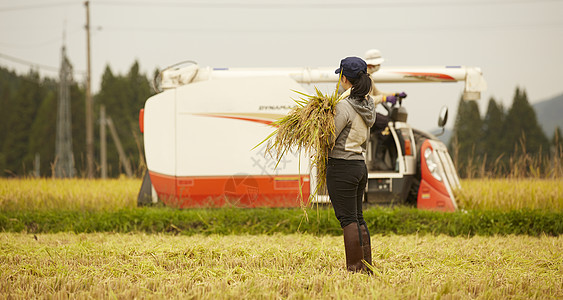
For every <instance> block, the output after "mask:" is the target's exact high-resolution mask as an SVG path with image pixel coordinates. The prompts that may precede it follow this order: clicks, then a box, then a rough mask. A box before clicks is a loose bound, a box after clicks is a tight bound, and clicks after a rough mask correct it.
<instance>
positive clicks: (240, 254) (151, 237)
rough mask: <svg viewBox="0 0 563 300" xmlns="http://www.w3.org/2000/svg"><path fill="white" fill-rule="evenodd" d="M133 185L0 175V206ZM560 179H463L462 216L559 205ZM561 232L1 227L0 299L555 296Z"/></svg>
mask: <svg viewBox="0 0 563 300" xmlns="http://www.w3.org/2000/svg"><path fill="white" fill-rule="evenodd" d="M140 185H141V181H140V180H139V179H112V180H106V181H102V180H84V179H72V180H53V179H21V180H13V179H0V214H2V212H3V211H27V210H40V211H41V210H46V211H53V210H59V209H64V210H79V211H116V210H120V209H134V208H135V206H136V197H137V193H138V189H139V187H140ZM561 185H562V183H561V181H560V180H539V179H518V180H502V179H495V180H492V179H473V180H463V181H462V186H463V188H464V189H463V190H462V191H458V196H457V197H458V201H459V204H460V207H461V208H463V209H474V210H479V209H493V210H496V209H498V210H514V209H540V210H557V211H561V210H563V200H562V199H563V196H562V193H563V189H562V186H561ZM562 249H563V237H562V236H545V235H541V236H539V237H532V236H527V235H518V236H515V235H508V236H471V237H469V236H467V237H466V236H457V237H450V236H445V235H431V234H427V235H418V234H410V235H394V234H390V235H374V236H373V237H372V253H373V267H374V269H375V274H374V275H372V276H367V275H365V274H351V273H349V272H347V271H346V270H345V258H344V247H343V240H342V237H341V236H332V235H311V234H299V233H294V234H285V235H282V234H272V235H244V234H231V235H204V234H195V235H189V236H186V235H173V234H160V233H159V234H145V233H140V232H137V233H135V232H133V233H112V232H106V233H89V234H82V233H81V234H75V233H68V232H67V233H65V232H63V233H49V234H33V233H13V232H0V299H29V298H95V299H99V298H102V299H105V298H117V299H129V298H166V299H169V298H172V299H174V298H176V299H177V298H181V299H233V298H234V299H241V298H245V299H246V298H250V299H256V298H257V299H280V298H284V299H285V298H287V299H341V298H345V299H360V298H361V299H365V298H368V299H369V298H371V299H441V298H444V299H562V298H563V251H562Z"/></svg>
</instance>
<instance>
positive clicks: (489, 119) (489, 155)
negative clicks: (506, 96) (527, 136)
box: [482, 98, 505, 170]
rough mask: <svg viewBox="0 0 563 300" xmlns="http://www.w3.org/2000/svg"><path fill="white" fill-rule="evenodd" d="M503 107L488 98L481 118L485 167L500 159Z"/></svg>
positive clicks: (493, 165) (490, 166) (501, 152)
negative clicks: (485, 110)
mask: <svg viewBox="0 0 563 300" xmlns="http://www.w3.org/2000/svg"><path fill="white" fill-rule="evenodd" d="M504 119H505V114H504V109H503V107H502V105H499V104H497V103H496V101H495V99H494V98H491V99H490V100H489V105H488V107H487V113H486V114H485V118H484V119H483V144H482V147H483V153H484V154H485V155H486V159H487V163H486V166H487V169H489V170H491V169H492V168H493V167H495V163H498V160H499V159H501V156H502V154H503V151H504V149H503V141H502V140H503V135H504V132H503V126H504V124H503V123H504Z"/></svg>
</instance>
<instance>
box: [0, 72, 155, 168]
mask: <svg viewBox="0 0 563 300" xmlns="http://www.w3.org/2000/svg"><path fill="white" fill-rule="evenodd" d="M58 91H59V83H58V79H52V78H41V77H40V76H39V74H38V72H36V71H34V70H30V71H29V73H28V74H25V75H18V74H16V73H15V72H13V71H10V70H8V69H6V68H3V67H0V107H1V109H0V176H2V177H23V176H31V175H39V176H41V177H50V176H53V174H54V172H53V170H54V166H55V164H56V161H57V158H56V157H55V141H56V128H57V127H56V126H57V125H56V124H57V101H58V96H59V93H58ZM151 95H152V92H151V87H150V83H149V80H148V79H147V76H146V75H145V74H142V73H140V70H139V64H138V62H135V63H134V64H133V65H132V66H131V68H130V70H129V72H128V73H127V74H124V75H119V74H114V73H113V72H112V70H111V68H110V67H109V66H106V69H105V70H104V73H103V76H102V82H101V89H100V92H99V93H98V94H96V95H94V96H93V97H94V112H93V113H94V120H96V121H95V124H94V129H95V133H94V137H95V138H94V140H95V150H94V151H95V153H96V157H95V161H96V169H97V170H96V174H97V176H99V174H100V138H99V133H100V122H99V114H100V107H101V106H102V105H104V106H105V108H106V115H107V116H109V117H111V119H112V121H113V124H114V125H115V128H116V131H117V135H118V136H119V138H120V140H121V143H122V146H123V149H124V152H125V153H126V154H127V158H128V159H129V161H130V163H131V166H132V167H133V171H134V174H135V175H136V176H141V174H142V172H143V171H144V168H145V167H144V166H145V163H144V161H143V153H144V150H143V143H142V136H141V133H140V131H139V122H138V115H139V110H140V109H141V108H143V106H144V103H145V101H146V100H147V98H149V97H150V96H151ZM70 99H71V100H70V102H71V115H72V120H71V121H72V149H73V153H74V160H75V168H76V172H75V173H76V174H77V175H78V176H79V177H85V175H86V173H85V172H86V155H85V153H86V138H85V135H86V129H85V128H86V125H85V124H86V123H85V122H86V121H85V114H86V113H85V99H86V93H85V86H83V85H80V84H78V83H76V82H73V83H72V85H71V87H70ZM107 166H108V171H107V172H108V176H110V177H117V176H120V175H121V174H124V173H125V172H124V169H123V166H122V165H121V163H120V160H119V155H118V153H117V150H116V147H115V145H113V142H112V140H111V139H110V137H109V135H108V137H107ZM36 172H38V174H36Z"/></svg>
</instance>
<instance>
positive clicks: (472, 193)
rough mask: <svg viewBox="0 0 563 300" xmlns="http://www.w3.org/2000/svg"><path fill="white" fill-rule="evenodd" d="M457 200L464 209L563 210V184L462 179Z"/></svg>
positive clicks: (531, 180) (548, 180)
mask: <svg viewBox="0 0 563 300" xmlns="http://www.w3.org/2000/svg"><path fill="white" fill-rule="evenodd" d="M461 186H462V189H461V190H458V191H456V199H457V201H458V204H459V206H460V207H461V208H463V209H476V210H490V209H495V210H513V209H545V210H558V211H562V210H563V180H561V179H540V178H518V179H492V178H483V179H463V180H462V181H461Z"/></svg>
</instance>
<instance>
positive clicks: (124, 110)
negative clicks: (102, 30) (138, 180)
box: [96, 62, 151, 176]
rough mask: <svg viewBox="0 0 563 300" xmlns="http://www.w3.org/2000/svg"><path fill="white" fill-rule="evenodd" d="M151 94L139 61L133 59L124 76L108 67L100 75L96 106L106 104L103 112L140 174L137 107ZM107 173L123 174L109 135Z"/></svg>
mask: <svg viewBox="0 0 563 300" xmlns="http://www.w3.org/2000/svg"><path fill="white" fill-rule="evenodd" d="M150 96H151V89H150V84H149V81H148V79H147V77H146V76H145V75H144V74H141V73H140V71H139V64H138V62H135V63H134V64H133V65H132V66H131V69H130V70H129V72H128V74H127V75H125V76H121V75H117V76H116V75H114V74H113V72H112V71H111V68H110V67H109V66H107V67H106V70H105V72H104V75H103V76H102V88H101V91H100V93H99V94H98V95H97V96H96V100H97V103H98V108H99V105H102V104H103V105H105V107H106V115H107V116H108V117H111V119H112V121H113V123H114V125H115V128H116V131H117V134H118V136H119V138H120V140H121V143H122V145H123V148H124V151H125V153H126V155H127V157H128V159H129V160H130V162H131V166H132V167H133V169H134V171H137V175H140V173H141V171H142V170H136V169H137V168H136V167H138V166H139V165H141V161H140V156H141V155H142V153H141V152H142V151H143V150H142V140H141V135H140V132H139V125H138V124H139V110H140V109H141V108H143V106H144V103H145V101H146V100H147V99H148V98H149V97H150ZM107 159H108V173H109V175H110V176H118V175H119V174H120V173H124V170H123V169H121V163H120V161H119V155H118V153H117V150H116V148H115V146H114V145H113V142H111V138H110V137H109V136H108V148H107Z"/></svg>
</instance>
